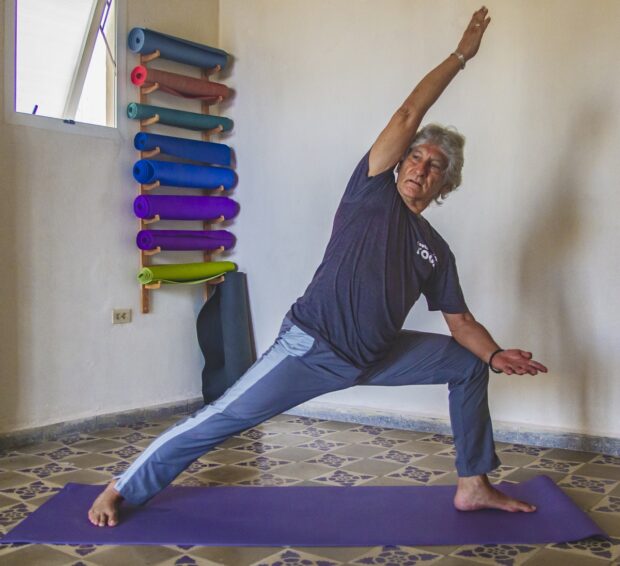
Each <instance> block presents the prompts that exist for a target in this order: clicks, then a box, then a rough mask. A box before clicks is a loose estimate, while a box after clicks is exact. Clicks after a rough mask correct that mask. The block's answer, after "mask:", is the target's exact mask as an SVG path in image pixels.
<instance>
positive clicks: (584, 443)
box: [286, 401, 620, 456]
mask: <svg viewBox="0 0 620 566" xmlns="http://www.w3.org/2000/svg"><path fill="white" fill-rule="evenodd" d="M286 413H287V414H289V415H295V416H300V417H311V418H317V419H324V420H333V421H342V422H353V423H359V424H365V425H374V426H381V427H386V428H398V429H403V430H415V431H418V432H433V433H440V434H450V435H451V434H452V429H451V428H450V422H449V421H448V420H447V419H440V418H433V417H427V416H421V415H415V414H406V413H405V414H403V413H401V412H398V413H397V412H392V411H385V410H382V411H377V410H373V409H369V408H366V407H364V408H359V407H346V406H342V405H334V404H328V403H320V402H316V403H313V402H312V401H308V402H306V403H304V404H302V405H298V406H297V407H294V408H293V409H290V410H288V411H287V412H286ZM493 436H494V437H495V440H497V441H499V442H509V443H512V444H527V445H530V446H541V447H545V448H564V449H566V450H579V451H582V452H597V453H600V454H608V455H610V456H620V438H612V437H609V436H593V435H588V434H580V433H576V432H566V431H561V430H554V429H548V428H544V429H543V428H535V427H532V426H527V428H526V427H525V425H522V426H515V425H512V424H509V423H502V422H497V421H494V422H493Z"/></svg>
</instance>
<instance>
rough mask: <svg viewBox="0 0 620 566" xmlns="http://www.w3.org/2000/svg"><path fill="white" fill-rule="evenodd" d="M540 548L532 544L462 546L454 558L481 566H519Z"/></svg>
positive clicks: (454, 554)
mask: <svg viewBox="0 0 620 566" xmlns="http://www.w3.org/2000/svg"><path fill="white" fill-rule="evenodd" d="M537 550H538V548H537V547H536V546H534V545H530V544H480V545H466V546H462V547H461V548H459V550H457V551H456V552H454V553H453V556H457V557H459V558H465V559H470V560H475V561H476V562H479V563H481V564H501V565H502V566H517V565H519V564H523V563H524V562H525V561H526V560H528V559H529V558H531V557H532V556H533V555H534V553H535V552H536V551H537Z"/></svg>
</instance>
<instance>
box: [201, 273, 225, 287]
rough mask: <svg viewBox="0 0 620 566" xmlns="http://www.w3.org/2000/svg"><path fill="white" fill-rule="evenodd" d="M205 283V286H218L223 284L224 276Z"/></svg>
mask: <svg viewBox="0 0 620 566" xmlns="http://www.w3.org/2000/svg"><path fill="white" fill-rule="evenodd" d="M205 283H206V284H207V285H219V284H220V283H224V276H223V275H220V276H219V277H216V278H215V279H211V280H209V281H206V282H205Z"/></svg>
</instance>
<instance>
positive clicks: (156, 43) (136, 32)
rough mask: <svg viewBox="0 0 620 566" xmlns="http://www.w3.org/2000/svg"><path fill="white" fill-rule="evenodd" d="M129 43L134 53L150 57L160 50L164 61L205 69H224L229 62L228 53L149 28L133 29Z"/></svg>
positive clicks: (128, 39)
mask: <svg viewBox="0 0 620 566" xmlns="http://www.w3.org/2000/svg"><path fill="white" fill-rule="evenodd" d="M127 43H128V45H129V49H131V50H132V51H133V52H134V53H142V54H144V55H148V54H149V53H154V52H155V51H157V50H159V53H160V57H162V58H163V59H170V60H171V61H178V62H179V63H185V64H186V65H194V66H196V67H203V68H205V69H210V68H212V67H215V66H217V65H219V66H220V67H222V69H223V68H224V67H226V64H227V62H228V53H226V51H222V50H221V49H217V48H215V47H211V46H209V45H203V44H200V43H194V42H193V41H189V40H187V39H181V38H180V37H174V36H172V35H167V34H165V33H160V32H158V31H154V30H151V29H147V28H133V29H132V30H131V31H130V32H129V37H128V38H127Z"/></svg>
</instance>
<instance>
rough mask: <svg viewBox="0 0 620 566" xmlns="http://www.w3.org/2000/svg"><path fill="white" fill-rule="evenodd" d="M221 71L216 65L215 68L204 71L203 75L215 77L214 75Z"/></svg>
mask: <svg viewBox="0 0 620 566" xmlns="http://www.w3.org/2000/svg"><path fill="white" fill-rule="evenodd" d="M221 70H222V67H221V65H216V66H215V67H211V68H210V69H205V70H204V73H205V75H207V76H209V75H215V73H219V72H220V71H221Z"/></svg>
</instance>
